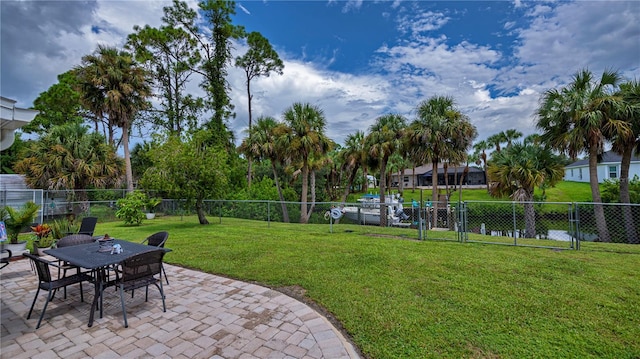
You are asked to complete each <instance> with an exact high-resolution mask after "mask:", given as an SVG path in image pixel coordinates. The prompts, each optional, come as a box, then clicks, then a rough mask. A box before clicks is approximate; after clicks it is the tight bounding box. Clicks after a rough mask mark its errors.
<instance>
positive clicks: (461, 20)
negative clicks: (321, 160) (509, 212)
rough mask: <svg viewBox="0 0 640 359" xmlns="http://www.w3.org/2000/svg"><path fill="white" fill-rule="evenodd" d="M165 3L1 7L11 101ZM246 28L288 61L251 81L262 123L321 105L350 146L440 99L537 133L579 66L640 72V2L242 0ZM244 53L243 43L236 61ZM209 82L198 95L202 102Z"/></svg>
mask: <svg viewBox="0 0 640 359" xmlns="http://www.w3.org/2000/svg"><path fill="white" fill-rule="evenodd" d="M188 3H189V4H190V5H191V6H192V7H194V8H195V7H196V3H195V2H194V1H189V2H188ZM167 4H169V3H168V2H161V1H82V2H80V1H69V2H65V1H5V0H3V1H2V2H0V11H1V13H0V16H1V19H0V20H1V21H0V24H1V26H2V27H1V34H0V35H1V37H2V38H1V42H0V44H1V46H2V48H1V49H0V53H1V56H2V59H1V63H0V64H1V67H0V70H1V83H0V91H1V92H0V94H1V95H2V96H4V97H9V98H12V99H14V100H17V101H18V105H19V106H23V107H28V106H30V105H31V104H32V102H33V100H34V99H35V98H36V97H37V96H38V94H39V93H40V92H42V91H45V90H46V89H47V88H48V87H49V86H51V85H52V84H54V83H55V82H56V76H57V75H58V74H60V73H62V72H65V71H67V70H69V69H70V68H72V67H73V66H75V65H78V64H79V63H80V61H81V57H82V56H83V55H86V54H88V53H91V52H92V51H94V50H95V48H96V46H97V44H99V43H100V44H107V45H117V46H121V45H122V44H123V43H124V41H125V39H126V36H127V35H128V34H129V33H130V32H131V31H132V28H133V26H134V25H145V24H149V25H151V26H159V25H160V22H161V17H162V6H164V5H167ZM234 22H235V23H236V24H239V25H243V26H245V28H246V29H247V30H248V31H259V32H261V33H262V34H263V35H264V36H265V37H267V38H268V39H269V41H270V42H271V43H272V45H273V46H274V48H275V49H276V50H277V51H278V53H279V54H280V57H281V58H282V59H283V60H284V63H285V69H284V74H283V75H282V76H278V75H272V76H271V77H269V78H260V79H257V80H255V81H254V82H252V89H253V94H254V100H253V103H252V107H253V110H254V117H257V116H260V115H269V116H274V117H276V118H281V114H282V112H283V111H284V110H285V109H286V108H287V107H289V106H290V105H291V104H293V103H294V102H309V103H312V104H314V105H317V106H318V107H320V108H321V109H322V110H323V111H324V113H325V116H326V118H327V123H328V125H327V133H328V135H329V136H330V137H331V138H332V139H334V140H335V141H336V142H337V143H340V144H342V143H343V142H344V138H345V137H346V135H348V134H349V133H353V132H355V131H356V130H363V131H365V132H366V131H367V130H368V128H369V126H370V125H371V124H372V123H373V122H374V121H375V119H376V118H377V117H378V116H381V115H384V114H386V113H400V114H402V115H404V116H405V117H406V118H407V119H408V120H409V121H411V120H413V119H414V116H415V111H414V109H415V108H416V106H417V105H418V103H419V102H420V101H422V100H426V99H428V98H429V97H431V96H433V95H449V96H453V97H454V98H455V100H456V102H457V104H458V107H459V108H460V110H461V111H462V112H464V113H465V114H466V115H467V116H469V118H470V119H471V121H472V123H473V124H474V125H475V126H476V127H477V128H478V131H479V136H478V138H477V140H482V139H486V138H487V137H488V136H490V135H492V134H495V133H497V132H500V131H503V130H506V129H509V128H517V129H519V130H520V131H521V132H523V133H524V134H525V135H528V134H531V133H534V132H535V131H536V130H535V117H534V112H535V110H536V108H537V105H538V100H539V99H540V96H541V95H542V94H543V93H544V91H546V90H548V89H550V88H556V87H560V86H563V85H565V84H567V82H569V81H570V80H571V76H572V75H573V74H574V73H575V72H576V71H578V70H580V69H582V68H585V67H587V68H589V69H590V70H592V71H593V72H594V73H596V74H600V73H602V71H603V70H604V69H608V68H612V69H615V70H619V71H620V73H621V74H622V75H623V76H625V77H626V78H629V79H632V78H640V2H639V1H535V2H533V1H521V0H518V1H402V0H396V1H335V0H332V1H238V2H237V14H236V16H235V17H234ZM96 29H99V31H96ZM245 50H246V48H245V47H244V44H242V43H238V44H236V46H235V55H241V54H242V53H243V52H244V51H245ZM228 79H229V83H230V85H231V88H232V92H231V95H232V100H233V103H234V105H235V106H236V109H235V111H236V114H237V116H236V118H235V119H231V120H230V121H229V126H230V127H231V128H232V129H233V130H234V132H235V134H236V137H237V138H238V140H241V139H242V138H243V137H244V136H245V135H244V133H243V130H244V129H246V127H247V97H246V94H245V87H244V86H245V85H244V81H245V80H244V78H243V74H242V72H241V71H240V70H238V69H233V68H231V69H230V70H229V78H228ZM197 82H198V81H197V80H194V82H193V84H192V85H191V86H190V87H189V88H190V91H191V92H193V93H194V94H201V90H200V89H199V88H198V86H197ZM150 132H151V130H149V129H146V130H144V131H143V132H142V133H137V132H135V136H136V137H134V138H133V139H132V140H133V142H138V141H141V140H143V139H144V138H146V137H147V136H149V134H150Z"/></svg>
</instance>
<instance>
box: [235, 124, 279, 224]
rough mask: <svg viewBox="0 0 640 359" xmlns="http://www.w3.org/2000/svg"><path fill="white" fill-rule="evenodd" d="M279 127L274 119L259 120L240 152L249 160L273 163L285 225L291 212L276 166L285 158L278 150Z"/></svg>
mask: <svg viewBox="0 0 640 359" xmlns="http://www.w3.org/2000/svg"><path fill="white" fill-rule="evenodd" d="M278 126H282V124H279V123H278V122H277V121H276V120H275V119H274V118H273V117H260V118H258V121H257V122H256V125H255V126H253V127H252V128H251V130H250V132H251V135H250V136H248V137H246V138H245V139H244V141H242V144H241V145H240V148H239V150H240V151H241V152H242V153H244V154H245V155H246V156H247V157H248V158H253V159H255V160H261V159H268V160H269V161H270V162H271V170H272V171H273V180H274V182H275V184H276V188H277V189H278V196H279V197H280V204H281V206H282V219H283V221H284V222H285V223H289V211H288V210H287V205H286V203H285V199H284V195H283V193H282V188H281V186H280V181H279V179H278V177H279V176H278V171H277V169H276V165H277V164H278V163H279V162H281V161H280V159H281V158H282V157H283V156H282V155H281V152H282V149H280V148H278V146H277V140H276V136H277V133H276V132H277V131H276V129H277V128H278Z"/></svg>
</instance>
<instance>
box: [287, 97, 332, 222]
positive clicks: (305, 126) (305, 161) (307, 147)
mask: <svg viewBox="0 0 640 359" xmlns="http://www.w3.org/2000/svg"><path fill="white" fill-rule="evenodd" d="M284 121H285V123H286V124H287V126H288V127H289V128H290V131H289V132H287V133H286V134H284V135H283V136H281V138H280V140H279V141H280V145H282V146H284V147H286V148H288V150H289V153H290V155H291V156H292V161H293V162H299V163H300V165H301V174H302V191H301V195H300V202H301V204H300V223H307V222H308V221H309V217H310V216H311V213H313V208H314V207H315V203H312V204H311V207H310V208H307V200H308V198H307V195H308V191H309V172H310V170H311V169H310V167H309V162H310V160H311V157H312V156H325V155H326V154H327V152H329V151H331V146H332V142H331V140H329V138H328V137H327V136H326V135H325V133H324V132H325V128H326V126H327V121H326V119H325V117H324V113H323V112H322V110H320V109H319V108H318V107H316V106H313V105H310V104H308V103H305V104H303V103H299V102H297V103H294V104H293V105H292V106H291V107H289V108H288V109H287V110H286V111H285V112H284Z"/></svg>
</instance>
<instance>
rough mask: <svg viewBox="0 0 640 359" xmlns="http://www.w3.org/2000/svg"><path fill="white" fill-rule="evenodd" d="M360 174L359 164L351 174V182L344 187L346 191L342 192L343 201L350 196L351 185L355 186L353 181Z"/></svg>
mask: <svg viewBox="0 0 640 359" xmlns="http://www.w3.org/2000/svg"><path fill="white" fill-rule="evenodd" d="M357 175H358V166H356V167H354V168H353V171H351V174H350V175H349V182H348V183H347V187H346V188H345V189H344V193H343V194H342V203H344V202H346V201H347V197H349V193H350V192H351V186H353V181H355V179H356V176H357Z"/></svg>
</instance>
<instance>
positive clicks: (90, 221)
mask: <svg viewBox="0 0 640 359" xmlns="http://www.w3.org/2000/svg"><path fill="white" fill-rule="evenodd" d="M97 223H98V217H84V218H83V219H82V222H81V223H80V230H78V234H87V235H89V236H93V231H95V229H96V224H97Z"/></svg>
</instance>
